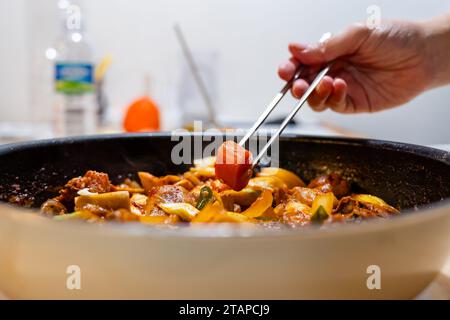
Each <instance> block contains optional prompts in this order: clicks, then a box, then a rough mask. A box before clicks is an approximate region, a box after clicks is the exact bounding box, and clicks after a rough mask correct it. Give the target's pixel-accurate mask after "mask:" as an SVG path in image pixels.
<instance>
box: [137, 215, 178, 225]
mask: <svg viewBox="0 0 450 320" xmlns="http://www.w3.org/2000/svg"><path fill="white" fill-rule="evenodd" d="M139 221H140V222H141V223H144V224H162V223H168V224H170V223H176V222H179V221H180V218H179V217H178V216H177V215H174V214H172V215H170V216H140V217H139Z"/></svg>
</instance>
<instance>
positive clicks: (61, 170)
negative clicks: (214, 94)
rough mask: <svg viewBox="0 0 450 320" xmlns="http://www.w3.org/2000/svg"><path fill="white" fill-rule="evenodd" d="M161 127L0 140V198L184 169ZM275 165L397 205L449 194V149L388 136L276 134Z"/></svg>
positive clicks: (40, 196)
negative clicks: (99, 176)
mask: <svg viewBox="0 0 450 320" xmlns="http://www.w3.org/2000/svg"><path fill="white" fill-rule="evenodd" d="M176 143H178V142H176V141H171V139H170V135H168V134H137V135H134V134H133V135H125V134H121V135H100V136H89V137H78V138H64V139H57V140H45V141H36V142H26V143H19V144H11V145H5V146H0V168H1V170H0V199H1V200H3V201H8V199H11V196H14V195H21V196H24V195H25V197H26V198H31V199H32V200H33V202H32V206H34V207H38V206H39V205H40V204H41V203H42V202H43V201H44V200H46V199H47V198H49V197H51V196H54V195H55V194H56V189H57V188H58V187H59V186H61V185H63V184H64V183H65V182H66V181H67V180H69V179H70V178H72V177H74V176H79V175H82V174H84V172H85V171H86V170H90V169H92V170H98V171H103V172H107V173H109V175H110V177H111V179H112V180H113V181H114V182H119V181H120V180H122V179H124V178H125V177H126V176H128V175H134V174H135V173H136V172H137V171H139V170H144V171H149V172H152V173H153V174H155V175H162V174H168V173H174V172H182V171H184V170H186V168H187V167H188V165H174V164H173V163H172V162H171V161H170V154H171V150H172V147H173V146H174V145H175V144H176ZM279 151H280V167H282V168H286V169H289V170H292V171H294V172H296V173H297V174H298V175H299V176H301V177H302V178H303V179H304V180H306V181H308V180H310V179H312V178H314V177H316V176H317V175H319V174H321V173H326V172H330V171H337V172H340V173H341V174H342V175H343V176H344V177H346V178H348V179H349V180H350V181H351V182H352V188H353V190H354V191H355V192H367V193H370V194H374V195H377V196H379V197H381V198H382V199H384V200H386V201H387V202H388V203H390V204H392V205H394V206H396V207H398V208H401V209H405V208H413V207H417V206H422V205H430V204H431V203H433V202H437V201H440V200H442V199H445V198H448V197H450V153H448V152H444V151H440V150H436V149H432V148H427V147H421V146H416V145H409V144H403V143H396V142H387V141H377V140H364V139H348V138H323V137H302V136H300V135H284V136H283V137H282V138H281V140H280V146H279Z"/></svg>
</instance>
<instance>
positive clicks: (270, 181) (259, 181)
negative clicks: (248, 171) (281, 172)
mask: <svg viewBox="0 0 450 320" xmlns="http://www.w3.org/2000/svg"><path fill="white" fill-rule="evenodd" d="M248 186H249V187H250V188H254V187H256V188H260V189H261V188H262V189H269V190H271V191H274V190H276V189H284V188H286V187H287V186H286V184H285V183H284V182H283V181H282V180H281V179H280V178H278V177H276V176H270V177H269V176H268V177H256V178H252V179H250V181H249V183H248Z"/></svg>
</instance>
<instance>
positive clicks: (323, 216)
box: [311, 206, 329, 223]
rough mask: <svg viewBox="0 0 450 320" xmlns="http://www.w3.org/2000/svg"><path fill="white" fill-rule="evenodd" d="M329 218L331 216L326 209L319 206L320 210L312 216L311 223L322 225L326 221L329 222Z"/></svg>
mask: <svg viewBox="0 0 450 320" xmlns="http://www.w3.org/2000/svg"><path fill="white" fill-rule="evenodd" d="M328 217H329V215H328V213H327V212H326V211H325V209H324V208H323V207H322V206H319V208H318V209H317V210H316V211H315V212H314V213H313V215H312V216H311V221H312V222H316V223H322V222H323V221H324V220H327V219H328Z"/></svg>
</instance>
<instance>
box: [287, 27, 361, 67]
mask: <svg viewBox="0 0 450 320" xmlns="http://www.w3.org/2000/svg"><path fill="white" fill-rule="evenodd" d="M369 31H370V30H369V28H367V27H366V26H365V25H363V24H355V25H352V26H351V27H349V28H348V29H346V30H345V31H343V32H341V33H339V34H337V35H335V36H332V37H330V38H329V39H328V40H326V41H324V42H319V43H316V44H314V45H309V46H307V47H305V46H304V45H300V44H295V43H293V44H290V45H289V51H290V52H291V54H292V55H293V57H294V58H296V59H297V60H299V61H300V62H301V63H303V64H306V65H316V64H324V63H327V62H330V61H332V60H335V59H338V58H339V57H342V56H346V55H351V54H353V53H355V52H356V51H357V50H358V49H359V48H360V46H361V44H362V43H363V42H364V40H365V39H366V38H367V36H368V35H369Z"/></svg>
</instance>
